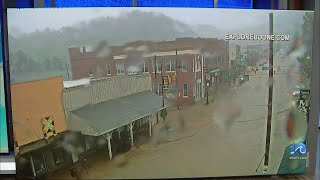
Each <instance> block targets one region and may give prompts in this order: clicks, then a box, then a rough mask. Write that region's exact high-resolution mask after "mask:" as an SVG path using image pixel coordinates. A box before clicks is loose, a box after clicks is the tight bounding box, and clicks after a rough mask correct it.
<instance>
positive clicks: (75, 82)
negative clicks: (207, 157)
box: [63, 78, 90, 88]
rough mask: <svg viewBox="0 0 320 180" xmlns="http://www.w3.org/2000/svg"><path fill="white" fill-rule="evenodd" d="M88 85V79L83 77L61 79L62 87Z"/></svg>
mask: <svg viewBox="0 0 320 180" xmlns="http://www.w3.org/2000/svg"><path fill="white" fill-rule="evenodd" d="M86 85H87V86H88V85H90V79H89V78H84V79H78V80H73V81H63V86H64V88H72V87H77V86H86Z"/></svg>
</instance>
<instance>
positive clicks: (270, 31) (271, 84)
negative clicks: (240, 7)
mask: <svg viewBox="0 0 320 180" xmlns="http://www.w3.org/2000/svg"><path fill="white" fill-rule="evenodd" d="M269 34H270V35H272V34H273V13H270V14H269ZM272 95H273V41H272V40H270V41H269V94H268V116H267V137H266V149H265V158H264V170H263V172H264V173H265V174H266V173H267V169H268V165H269V156H270V140H271V139H270V138H271V118H272Z"/></svg>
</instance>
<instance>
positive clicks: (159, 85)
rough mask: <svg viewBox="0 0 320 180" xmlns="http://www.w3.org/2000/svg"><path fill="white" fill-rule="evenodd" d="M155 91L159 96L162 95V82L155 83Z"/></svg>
mask: <svg viewBox="0 0 320 180" xmlns="http://www.w3.org/2000/svg"><path fill="white" fill-rule="evenodd" d="M157 86H158V87H157V92H158V95H159V96H162V84H157Z"/></svg>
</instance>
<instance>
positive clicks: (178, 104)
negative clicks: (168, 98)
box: [176, 49, 180, 110]
mask: <svg viewBox="0 0 320 180" xmlns="http://www.w3.org/2000/svg"><path fill="white" fill-rule="evenodd" d="M178 71H179V63H178V50H177V49H176V86H177V107H178V110H179V109H180V103H179V100H180V90H179V84H178Z"/></svg>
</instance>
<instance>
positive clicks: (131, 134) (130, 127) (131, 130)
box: [128, 122, 134, 147]
mask: <svg viewBox="0 0 320 180" xmlns="http://www.w3.org/2000/svg"><path fill="white" fill-rule="evenodd" d="M128 128H129V129H130V140H131V146H132V147H133V146H134V143H133V122H131V123H130V124H129V126H128Z"/></svg>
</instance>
